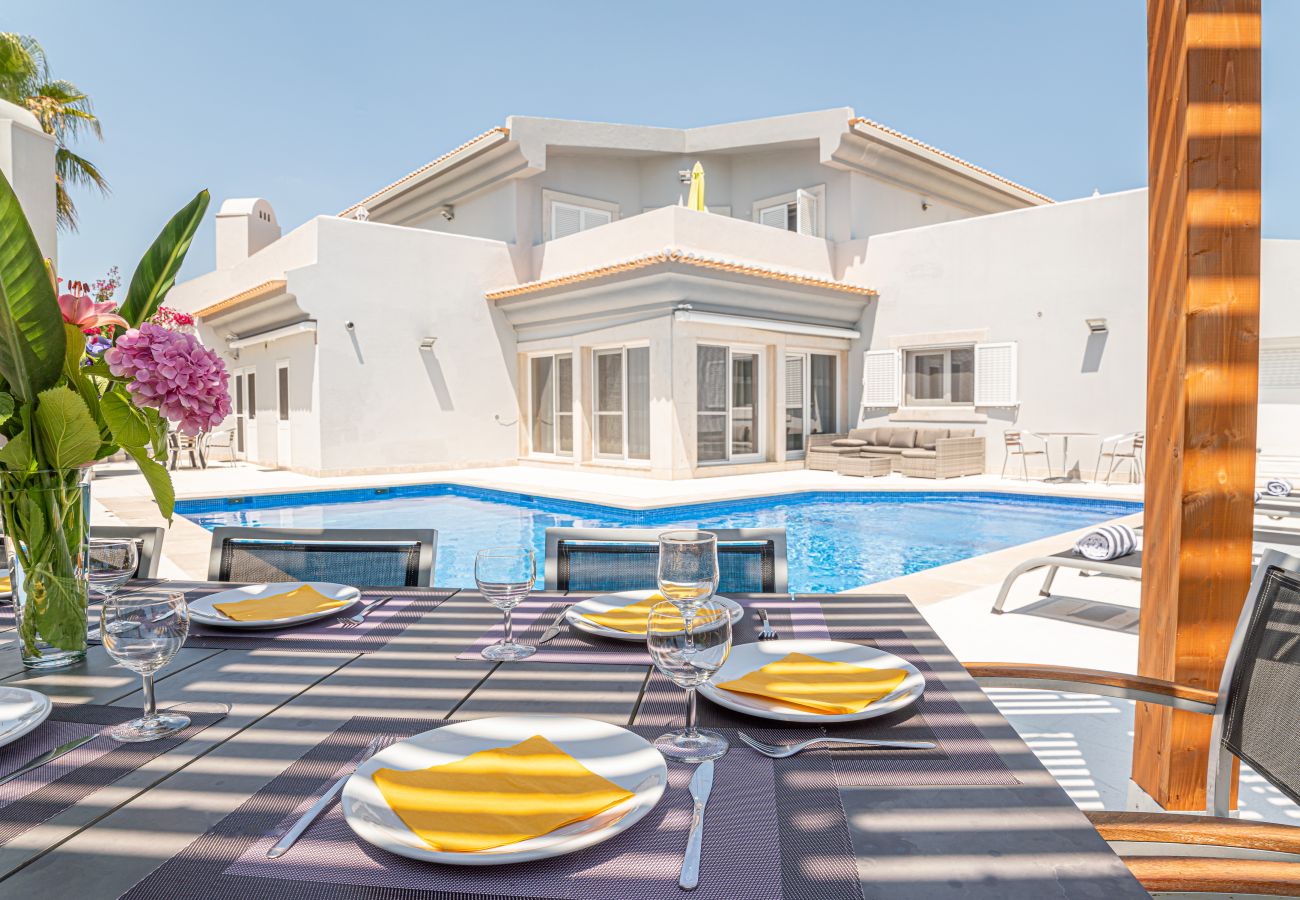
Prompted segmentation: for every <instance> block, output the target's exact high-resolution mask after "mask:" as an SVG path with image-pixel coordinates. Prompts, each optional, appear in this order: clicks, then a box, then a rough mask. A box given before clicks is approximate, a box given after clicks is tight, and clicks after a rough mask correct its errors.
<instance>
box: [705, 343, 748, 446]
mask: <svg viewBox="0 0 1300 900" xmlns="http://www.w3.org/2000/svg"><path fill="white" fill-rule="evenodd" d="M695 360H696V365H695V379H696V420H695V428H696V437H695V451H696V461H697V462H701V463H708V462H754V461H757V460H761V459H762V458H763V443H762V415H761V407H762V378H761V360H760V355H759V353H758V352H757V351H750V350H741V349H733V348H731V347H720V346H714V345H710V344H700V345H699V347H698V348H697V349H696V357H695Z"/></svg>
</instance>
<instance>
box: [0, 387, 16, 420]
mask: <svg viewBox="0 0 1300 900" xmlns="http://www.w3.org/2000/svg"><path fill="white" fill-rule="evenodd" d="M13 414H14V398H13V395H12V394H6V393H4V392H2V391H0V422H5V421H7V420H8V419H10V418H12V417H13Z"/></svg>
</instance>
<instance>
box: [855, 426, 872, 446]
mask: <svg viewBox="0 0 1300 900" xmlns="http://www.w3.org/2000/svg"><path fill="white" fill-rule="evenodd" d="M849 437H850V438H852V439H853V440H855V441H865V442H866V443H868V444H874V443H875V442H876V429H874V428H850V429H849Z"/></svg>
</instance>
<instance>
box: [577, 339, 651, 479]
mask: <svg viewBox="0 0 1300 900" xmlns="http://www.w3.org/2000/svg"><path fill="white" fill-rule="evenodd" d="M642 348H644V349H646V350H647V351H648V350H649V348H650V342H649V341H633V342H631V343H618V344H603V345H599V346H595V347H592V348H591V458H592V459H599V460H604V461H608V462H621V463H625V464H627V465H629V466H640V467H649V465H650V455H651V453H650V452H648V453H647V454H646V457H645V458H644V459H642V458H640V457H635V456H628V455H627V454H628V441H627V423H628V419H629V416H628V408H627V388H628V377H627V351H629V350H638V349H642ZM615 353H617V354H619V355H620V357H621V360H622V361H621V363H620V365H621V366H622V369H621V372H622V379H621V380H620V384H619V388H620V391H619V412H618V415H620V416H621V417H622V424H623V432H622V435H621V437H620V438H619V440H620V442H621V446H622V448H623V451H622V452H621V453H601V452H600V416H602V415H607V416H608V415H614V413H612V412H604V413H602V412H601V411H600V406H599V398H598V394H599V392H600V369H599V365H598V360H599V358H600V357H601V356H602V355H613V354H615ZM646 412H647V413H649V410H647V411H646ZM647 450H650V448H647Z"/></svg>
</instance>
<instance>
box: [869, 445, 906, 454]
mask: <svg viewBox="0 0 1300 900" xmlns="http://www.w3.org/2000/svg"><path fill="white" fill-rule="evenodd" d="M902 452H903V448H902V447H881V446H873V447H863V448H862V455H863V456H885V455H887V454H894V455H898V454H899V453H902Z"/></svg>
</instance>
